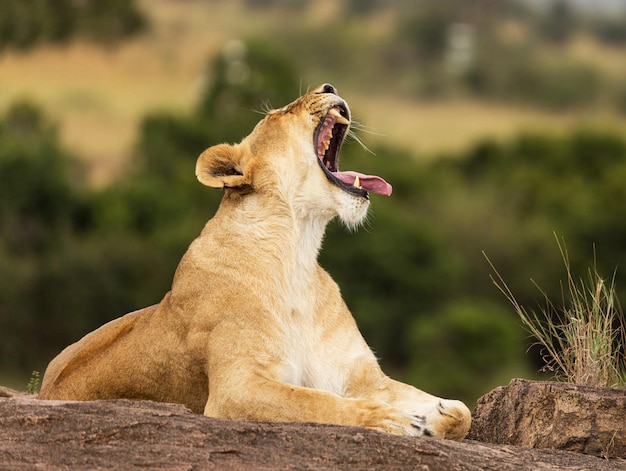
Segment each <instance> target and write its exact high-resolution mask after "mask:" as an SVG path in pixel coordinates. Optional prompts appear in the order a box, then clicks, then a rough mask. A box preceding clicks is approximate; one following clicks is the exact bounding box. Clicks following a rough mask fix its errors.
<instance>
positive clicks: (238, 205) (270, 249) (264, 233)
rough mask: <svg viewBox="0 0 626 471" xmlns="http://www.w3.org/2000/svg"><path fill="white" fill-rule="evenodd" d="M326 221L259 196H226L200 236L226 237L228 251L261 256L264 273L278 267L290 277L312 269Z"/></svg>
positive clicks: (315, 265) (276, 200) (277, 201)
mask: <svg viewBox="0 0 626 471" xmlns="http://www.w3.org/2000/svg"><path fill="white" fill-rule="evenodd" d="M328 222H329V218H322V217H318V216H316V215H312V214H302V213H301V212H298V211H296V210H294V208H292V207H291V206H289V205H288V204H286V203H284V202H281V201H280V200H278V199H268V198H267V197H266V196H263V195H260V196H259V195H255V194H249V195H246V196H245V197H237V196H229V195H226V196H225V197H224V200H223V201H222V203H221V205H220V207H219V209H218V211H217V213H216V214H215V216H214V217H213V218H212V219H211V220H210V221H209V222H208V223H207V225H206V226H205V229H204V230H203V233H202V235H201V237H207V238H209V239H211V238H213V237H215V236H218V237H223V236H224V235H227V237H228V239H229V241H230V242H229V246H230V249H232V250H234V251H236V252H238V253H245V252H250V253H253V254H254V257H255V258H258V257H259V254H262V257H263V258H264V260H265V265H264V266H265V269H266V270H276V269H278V268H279V267H278V266H277V265H280V266H281V268H282V269H281V271H283V272H284V273H285V275H288V274H292V275H293V274H294V271H303V270H304V271H306V272H312V271H314V270H315V269H316V267H317V257H318V254H319V251H320V248H321V245H322V239H323V237H324V231H325V229H326V225H327V224H328ZM224 250H229V248H227V247H224Z"/></svg>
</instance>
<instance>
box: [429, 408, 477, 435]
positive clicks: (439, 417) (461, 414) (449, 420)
mask: <svg viewBox="0 0 626 471" xmlns="http://www.w3.org/2000/svg"><path fill="white" fill-rule="evenodd" d="M430 409H431V410H430V411H428V412H427V413H426V430H427V433H425V435H429V434H430V435H432V436H435V437H438V438H448V439H451V440H462V439H463V438H465V436H466V435H467V433H468V432H469V429H470V425H471V423H472V414H471V412H470V410H469V409H468V408H467V406H466V405H465V404H463V403H462V402H461V401H455V400H448V399H440V400H438V401H437V402H435V403H433V404H432V405H431V407H430Z"/></svg>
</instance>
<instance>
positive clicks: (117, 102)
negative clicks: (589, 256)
mask: <svg viewBox="0 0 626 471" xmlns="http://www.w3.org/2000/svg"><path fill="white" fill-rule="evenodd" d="M31 1H34V0H31ZM16 3H22V4H23V3H24V2H16ZM26 3H28V2H26ZM34 3H35V4H36V3H37V1H34ZM122 3H124V2H122ZM511 5H513V6H511ZM515 5H518V6H515ZM521 5H524V4H521ZM138 7H139V11H140V12H142V14H143V15H144V17H145V23H146V26H145V30H144V32H143V33H142V34H135V35H134V36H131V37H130V38H126V39H124V40H123V41H121V40H118V41H115V42H112V43H107V44H106V45H103V44H102V42H94V41H93V40H90V38H89V37H84V36H81V35H79V36H77V37H75V38H73V40H71V41H70V40H64V41H63V42H62V43H61V44H59V43H58V42H51V41H42V42H40V43H37V42H35V43H34V44H30V45H29V46H28V47H26V48H25V47H16V46H12V45H11V44H9V45H6V46H5V47H3V49H2V54H0V110H6V109H7V108H8V107H9V106H10V104H11V103H13V102H14V101H15V100H16V99H22V98H27V99H32V100H33V101H34V102H36V103H38V104H41V105H42V106H43V107H44V108H45V109H46V110H47V111H48V112H49V113H50V115H51V117H52V118H53V119H55V120H56V121H57V122H58V123H60V132H61V138H62V140H63V142H64V143H65V144H66V145H67V146H68V147H69V148H70V149H71V150H73V151H75V153H76V154H77V155H79V156H80V158H81V159H84V160H86V161H87V162H88V163H89V169H90V172H89V175H90V178H91V179H92V181H95V182H96V183H102V182H107V181H109V180H110V178H111V177H112V175H116V174H117V173H119V171H121V168H123V165H124V164H125V163H126V162H127V159H128V158H129V156H130V154H131V153H132V149H133V145H134V144H135V142H136V140H137V136H138V129H139V125H140V122H141V119H142V117H143V115H144V114H145V113H146V112H149V111H153V110H156V109H162V110H169V111H173V112H187V111H189V110H191V109H192V108H193V106H194V104H195V103H196V101H197V100H198V99H199V96H200V94H201V91H202V89H203V86H204V85H205V84H206V82H207V81H210V80H211V75H210V74H211V72H210V70H209V68H208V63H209V60H210V58H211V57H213V56H215V55H216V54H219V53H220V51H221V50H222V49H223V48H224V47H225V45H226V44H227V43H228V42H229V41H232V40H252V41H256V40H258V39H259V38H262V39H263V40H264V41H266V42H268V41H269V42H273V43H275V44H276V45H278V46H279V47H282V48H283V49H284V50H285V51H286V53H287V54H288V55H290V56H291V59H292V60H293V61H294V62H295V63H296V64H297V69H298V81H297V83H294V84H291V87H290V90H289V92H290V93H289V94H290V96H297V95H299V93H300V91H301V90H305V89H307V88H308V87H311V86H316V85H317V84H319V83H322V82H326V81H328V82H332V83H334V84H335V85H336V86H337V87H338V88H339V90H340V91H341V92H343V94H344V95H345V96H346V97H347V98H348V99H349V100H350V103H351V104H352V107H353V109H354V111H355V116H356V118H357V119H358V120H359V121H360V122H361V123H362V124H363V125H364V126H365V128H366V129H367V130H369V131H372V134H364V135H363V137H364V138H365V139H366V141H367V142H385V143H393V144H394V145H399V146H400V147H407V148H409V149H411V150H413V151H415V152H417V153H418V155H419V156H420V157H429V156H432V155H433V154H437V153H439V152H442V151H453V150H459V149H462V148H464V147H465V146H467V145H468V144H471V143H473V142H475V141H476V140H477V139H479V138H482V137H496V138H501V137H509V136H512V135H514V134H515V133H516V132H518V131H519V130H520V129H522V130H534V129H539V130H554V131H559V132H560V131H563V130H564V129H568V128H571V127H576V126H579V125H587V124H590V125H594V126H602V127H604V126H611V127H612V128H614V129H616V130H619V131H623V130H624V129H625V127H626V119H625V118H624V115H623V114H622V111H623V109H624V108H625V107H626V103H625V102H626V85H624V83H625V80H624V77H625V76H626V61H624V60H623V52H622V45H623V42H624V41H626V39H624V36H626V33H624V29H625V28H626V27H625V26H624V21H625V20H623V18H622V19H621V20H616V19H614V18H615V16H612V17H610V18H611V19H610V20H609V19H606V20H604V21H603V22H602V23H601V24H602V25H604V26H603V28H601V27H600V26H594V25H595V22H593V21H592V20H591V19H589V20H585V21H582V20H581V21H580V22H579V23H580V24H578V23H576V24H573V25H572V24H571V23H572V22H571V21H569V22H566V23H567V24H566V26H562V23H563V22H562V21H561V20H560V14H559V13H558V12H556V13H555V15H557V16H556V17H555V18H552V19H543V17H542V16H539V15H538V14H534V15H533V14H531V13H530V12H529V11H527V10H526V9H524V8H523V6H519V4H515V3H512V2H494V1H485V0H482V1H478V2H472V6H471V7H470V6H465V5H464V2H454V1H445V2H428V1H421V2H418V1H416V2H403V1H395V2H377V1H374V0H372V1H366V2H358V1H355V2H350V1H342V2H336V1H332V0H321V1H315V2H311V1H297V2H291V1H289V2H287V1H285V2H281V1H268V0H264V1H247V2H246V1H243V0H242V1H218V0H214V1H208V0H187V1H176V0H145V1H143V2H138ZM550 21H552V23H554V24H555V25H557V27H556V28H555V27H554V25H551V24H550ZM620 21H621V22H620ZM561 29H563V32H562V33H557V31H560V30H561ZM558 34H561V35H562V36H564V39H559V38H553V37H551V36H554V35H557V36H558ZM262 100H263V98H262V97H259V102H258V103H257V104H255V106H254V110H255V111H258V110H260V109H262V107H263V103H262ZM274 105H275V106H278V105H280V104H274Z"/></svg>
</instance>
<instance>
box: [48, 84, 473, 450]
mask: <svg viewBox="0 0 626 471" xmlns="http://www.w3.org/2000/svg"><path fill="white" fill-rule="evenodd" d="M325 91H328V88H326V89H324V88H319V89H316V90H314V91H312V92H310V93H307V94H306V95H304V96H302V97H300V98H299V99H297V100H296V101H294V102H293V103H291V104H290V105H288V106H286V107H285V108H282V109H280V110H275V111H271V112H269V113H268V114H267V116H266V117H265V118H264V119H263V120H262V121H261V122H260V123H259V124H258V125H257V126H256V127H255V129H254V130H253V132H252V133H251V134H250V135H249V136H248V137H247V138H245V139H244V140H243V141H242V142H241V143H240V144H237V145H232V146H231V145H226V144H222V145H218V146H215V147H211V148H209V149H207V150H206V151H205V152H204V153H203V154H202V155H201V156H200V157H199V159H198V164H197V175H198V179H199V180H200V181H201V182H202V183H204V184H205V185H208V186H211V187H216V188H225V194H224V197H223V200H222V202H221V204H220V207H219V209H218V211H217V213H216V214H215V216H214V217H213V218H212V219H211V220H210V221H209V222H208V223H207V224H206V226H205V228H204V230H203V231H202V233H201V235H200V236H199V237H198V238H197V239H196V240H194V241H193V243H192V244H191V246H190V247H189V249H188V250H187V253H186V254H185V255H184V256H183V258H182V260H181V262H180V264H179V266H178V269H177V270H176V274H175V277H174V281H173V284H172V289H171V291H170V292H168V293H167V294H166V295H165V297H164V298H163V300H162V301H161V302H160V303H159V304H158V305H155V306H151V307H147V308H145V309H142V310H139V311H136V312H133V313H130V314H127V315H126V316H123V317H121V318H119V319H116V320H114V321H112V322H109V323H108V324H106V325H104V326H102V327H101V328H99V329H98V330H96V331H94V332H92V333H90V334H88V335H87V336H85V337H84V338H83V339H81V340H80V341H78V342H77V343H75V344H73V345H70V346H69V347H67V348H66V349H65V350H64V351H63V352H61V353H60V354H59V355H58V356H57V357H56V358H55V359H54V360H52V362H51V363H50V365H49V366H48V369H47V371H46V374H45V376H44V379H43V385H42V389H41V393H40V396H39V397H40V398H41V399H68V400H92V399H107V398H131V399H150V400H156V401H168V402H178V403H182V404H185V405H187V406H188V407H189V408H191V409H192V410H194V411H196V412H199V413H204V414H205V415H207V416H212V417H223V418H230V419H238V418H246V419H252V420H265V421H298V422H301V421H306V422H323V423H335V424H342V425H356V426H362V427H370V428H374V429H378V430H384V431H387V432H391V433H397V434H405V435H422V434H426V435H433V436H437V437H446V438H453V439H461V438H463V437H464V436H465V435H466V434H467V431H468V429H469V425H470V413H469V410H468V409H467V407H466V406H465V405H464V404H463V403H461V402H459V401H451V400H444V399H440V398H437V397H434V396H431V395H429V394H427V393H425V392H422V391H420V390H418V389H416V388H414V387H412V386H409V385H406V384H402V383H399V382H397V381H394V380H392V379H390V378H388V377H387V376H385V374H384V373H383V372H382V371H381V369H380V367H379V365H378V363H377V360H376V358H375V357H374V355H373V354H372V352H371V350H370V349H369V347H368V346H367V344H366V343H365V341H364V339H363V337H362V336H361V334H360V332H359V330H358V328H357V326H356V323H355V321H354V319H353V317H352V315H351V314H350V312H349V311H348V309H347V307H346V305H345V303H344V301H343V300H342V298H341V294H340V292H339V288H338V286H337V285H336V284H335V282H334V281H333V280H332V279H331V278H330V276H329V275H328V274H327V273H326V272H325V271H324V270H323V269H322V268H321V267H320V266H319V265H318V263H317V255H318V251H319V249H320V245H321V242H322V237H323V234H324V230H325V227H326V224H327V223H328V222H329V220H330V219H332V218H333V217H336V216H339V217H340V218H341V219H342V220H343V221H344V222H345V223H346V224H347V225H350V226H356V225H358V224H359V223H360V222H361V221H362V220H363V219H364V217H365V216H366V212H367V208H368V205H369V200H368V199H367V198H364V197H361V196H358V195H354V194H351V193H349V192H346V191H344V190H343V189H341V188H339V186H337V185H335V184H333V183H331V182H330V181H329V179H328V178H327V177H326V175H325V174H324V172H323V171H322V169H321V168H320V166H319V163H318V161H317V159H318V158H317V155H316V151H315V149H314V145H313V134H314V130H315V128H316V126H317V125H318V124H319V122H320V120H321V119H323V117H324V115H325V113H326V112H327V111H328V110H329V108H331V107H333V106H336V105H337V104H338V103H344V102H343V100H341V98H339V97H338V96H337V95H336V94H335V93H327V92H325ZM344 106H347V105H345V104H344Z"/></svg>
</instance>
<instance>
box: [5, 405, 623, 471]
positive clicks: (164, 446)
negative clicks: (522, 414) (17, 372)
mask: <svg viewBox="0 0 626 471" xmlns="http://www.w3.org/2000/svg"><path fill="white" fill-rule="evenodd" d="M0 469H1V470H3V471H12V470H25V469H26V470H29V469H45V470H60V469H72V470H80V469H89V470H99V469H129V470H133V469H153V470H192V469H193V470H196V469H198V470H200V469H220V470H229V469H237V470H242V469H243V470H247V469H250V470H252V469H254V470H267V469H286V470H289V469H299V470H303V469H333V470H336V469H373V470H391V469H410V470H432V471H435V470H446V471H454V470H494V471H495V470H497V471H506V470H522V469H529V470H530V469H532V470H553V469H558V470H581V469H587V470H595V469H603V470H626V461H623V460H605V459H602V458H598V457H595V456H588V455H582V454H578V453H571V452H563V451H551V450H535V449H528V448H520V447H514V446H510V445H493V444H483V443H478V442H475V441H468V440H466V441H463V442H452V441H447V440H437V439H433V438H409V437H397V436H392V435H388V434H384V433H379V432H375V431H371V430H365V429H360V428H354V427H339V426H333V425H319V424H276V423H273V424H271V423H256V422H247V421H229V420H219V419H211V418H207V417H204V416H202V415H198V414H194V413H192V412H190V411H189V410H188V409H186V408H185V407H183V406H180V405H175V404H164V403H153V402H132V401H126V400H116V401H94V402H66V401H40V400H37V399H35V398H33V397H31V396H24V395H18V396H14V397H7V398H0Z"/></svg>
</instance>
